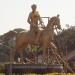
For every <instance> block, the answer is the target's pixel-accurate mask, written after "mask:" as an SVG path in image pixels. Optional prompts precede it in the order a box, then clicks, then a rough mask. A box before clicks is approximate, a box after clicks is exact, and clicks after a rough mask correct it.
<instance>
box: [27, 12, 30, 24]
mask: <svg viewBox="0 0 75 75" xmlns="http://www.w3.org/2000/svg"><path fill="white" fill-rule="evenodd" d="M27 22H28V23H29V24H31V13H30V14H29V16H28V19H27Z"/></svg>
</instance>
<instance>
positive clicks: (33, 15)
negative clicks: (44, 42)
mask: <svg viewBox="0 0 75 75" xmlns="http://www.w3.org/2000/svg"><path fill="white" fill-rule="evenodd" d="M31 9H32V12H30V13H29V16H28V20H27V21H28V23H29V24H30V31H32V32H34V33H35V35H37V36H36V40H35V43H38V40H39V38H40V35H41V32H40V31H39V27H38V22H39V23H40V24H41V26H43V21H42V18H41V17H40V15H39V13H38V11H36V9H37V6H36V4H33V5H32V6H31Z"/></svg>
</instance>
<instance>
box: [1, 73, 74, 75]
mask: <svg viewBox="0 0 75 75" xmlns="http://www.w3.org/2000/svg"><path fill="white" fill-rule="evenodd" d="M0 75H5V74H0ZM13 75H15V74H13ZM24 75H40V74H24ZM44 75H75V73H74V74H71V73H67V74H66V73H48V74H44Z"/></svg>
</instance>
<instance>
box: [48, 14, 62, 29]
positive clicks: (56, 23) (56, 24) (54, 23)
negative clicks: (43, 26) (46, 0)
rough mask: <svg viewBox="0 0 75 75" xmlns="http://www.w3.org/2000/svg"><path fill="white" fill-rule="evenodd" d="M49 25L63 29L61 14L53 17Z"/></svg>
mask: <svg viewBox="0 0 75 75" xmlns="http://www.w3.org/2000/svg"><path fill="white" fill-rule="evenodd" d="M49 25H50V26H52V27H53V28H54V27H55V28H58V29H61V25H60V19H59V16H58V15H57V16H54V17H52V18H51V19H50V21H49Z"/></svg>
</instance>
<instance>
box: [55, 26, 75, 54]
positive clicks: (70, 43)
mask: <svg viewBox="0 0 75 75" xmlns="http://www.w3.org/2000/svg"><path fill="white" fill-rule="evenodd" d="M55 43H56V45H57V47H58V49H59V50H60V51H63V52H64V53H65V52H66V50H67V52H71V51H72V50H74V49H75V29H74V28H72V27H70V28H68V29H63V30H62V32H61V33H59V34H58V35H56V36H55Z"/></svg>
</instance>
